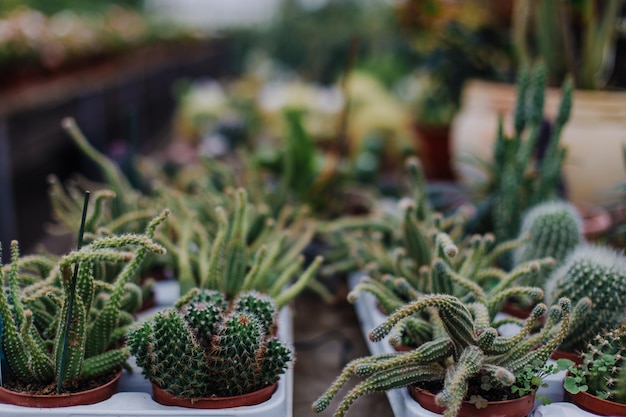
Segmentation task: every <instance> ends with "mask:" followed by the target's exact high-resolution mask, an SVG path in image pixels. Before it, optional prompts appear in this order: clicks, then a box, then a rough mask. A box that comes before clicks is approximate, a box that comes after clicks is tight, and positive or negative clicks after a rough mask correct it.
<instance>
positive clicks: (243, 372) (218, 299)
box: [127, 289, 292, 398]
mask: <svg viewBox="0 0 626 417" xmlns="http://www.w3.org/2000/svg"><path fill="white" fill-rule="evenodd" d="M257 314H258V315H257ZM269 317H271V318H272V320H271V321H268V319H269ZM275 319H276V307H275V304H274V303H273V301H272V300H271V298H269V297H267V296H263V295H260V294H258V293H253V292H250V293H243V294H241V296H240V297H239V299H238V300H236V301H234V302H233V303H232V304H230V305H229V304H228V303H227V302H226V298H225V296H224V294H222V293H220V292H217V291H213V290H206V289H205V290H198V289H196V290H193V291H191V292H190V293H188V294H187V295H186V296H185V297H183V298H181V299H180V300H179V301H178V303H177V304H176V308H175V309H168V310H165V311H163V312H160V313H158V314H157V315H156V316H155V317H154V318H152V319H150V320H149V321H146V322H144V323H143V324H141V325H140V326H139V327H137V328H135V329H133V330H131V331H130V332H129V334H128V340H127V343H128V346H129V347H130V351H131V353H132V354H133V355H134V356H135V357H136V358H137V364H138V365H139V366H140V367H141V368H142V369H143V370H142V373H143V374H144V375H145V376H146V378H148V379H149V380H150V382H152V383H153V384H155V385H157V386H158V387H160V388H162V389H164V390H166V391H168V392H169V393H171V394H173V395H175V396H179V397H185V398H204V397H211V396H218V397H229V396H234V395H240V394H245V393H249V392H253V391H256V390H259V389H262V388H264V387H266V386H269V385H271V384H273V383H275V382H276V381H278V379H279V377H280V375H281V374H282V373H284V372H285V369H286V368H287V366H288V362H289V361H291V360H292V353H291V350H290V349H289V348H288V347H287V346H285V345H284V344H283V343H282V342H281V341H280V340H278V339H277V338H276V337H274V336H272V330H273V329H275V326H276V320H275Z"/></svg>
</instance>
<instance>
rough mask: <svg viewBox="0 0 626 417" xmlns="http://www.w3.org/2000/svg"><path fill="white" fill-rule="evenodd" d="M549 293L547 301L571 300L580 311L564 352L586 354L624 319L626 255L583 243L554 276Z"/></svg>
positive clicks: (575, 317) (551, 277)
mask: <svg viewBox="0 0 626 417" xmlns="http://www.w3.org/2000/svg"><path fill="white" fill-rule="evenodd" d="M545 290H546V300H547V302H550V301H551V300H556V299H558V298H560V297H568V298H570V299H571V300H572V303H574V304H575V305H576V306H577V307H576V310H578V309H580V311H581V313H580V314H574V315H573V317H572V323H571V325H570V332H569V334H568V336H567V337H566V338H565V340H564V341H563V344H562V346H561V349H563V350H566V351H570V352H575V351H582V350H583V349H584V347H585V346H586V344H587V343H588V342H589V341H591V340H593V338H594V337H595V335H597V334H600V333H601V332H602V331H603V330H605V329H611V328H615V327H617V326H619V325H620V324H621V323H622V322H623V320H624V308H625V307H626V256H624V254H622V253H619V252H617V251H616V250H615V249H612V248H610V247H607V246H600V245H593V244H581V245H579V246H577V247H576V248H575V249H574V250H572V251H571V252H570V254H569V255H568V257H567V258H566V259H565V261H564V262H563V264H562V265H561V266H560V267H559V268H557V269H556V270H555V271H554V272H553V273H552V274H551V275H550V277H549V279H548V282H547V283H546V286H545ZM579 304H581V306H580V307H579V306H578V305H579ZM585 305H586V307H585Z"/></svg>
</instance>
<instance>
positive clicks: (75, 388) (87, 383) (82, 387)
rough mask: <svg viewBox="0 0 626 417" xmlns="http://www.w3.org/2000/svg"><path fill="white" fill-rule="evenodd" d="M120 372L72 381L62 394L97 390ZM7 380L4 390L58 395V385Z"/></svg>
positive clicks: (14, 379) (13, 379)
mask: <svg viewBox="0 0 626 417" xmlns="http://www.w3.org/2000/svg"><path fill="white" fill-rule="evenodd" d="M117 372H118V371H115V372H110V373H108V374H106V375H102V376H100V377H98V378H94V379H89V380H84V379H79V380H75V381H71V382H70V383H65V384H64V386H63V390H62V391H61V394H70V393H75V392H81V391H87V390H90V389H93V388H97V387H99V386H102V385H104V384H106V383H107V382H109V381H111V380H112V379H113V378H114V377H115V375H117ZM6 379H7V380H6V381H5V382H4V385H3V388H5V389H7V390H9V391H14V392H20V393H23V394H33V395H56V394H58V393H57V383H56V382H53V383H51V384H48V385H43V384H38V383H26V382H22V381H18V380H17V379H16V378H15V377H13V376H12V375H11V374H9V375H8V378H6Z"/></svg>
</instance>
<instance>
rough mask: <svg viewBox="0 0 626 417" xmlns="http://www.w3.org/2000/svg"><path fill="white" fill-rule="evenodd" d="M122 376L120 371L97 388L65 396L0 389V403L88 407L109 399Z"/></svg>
mask: <svg viewBox="0 0 626 417" xmlns="http://www.w3.org/2000/svg"><path fill="white" fill-rule="evenodd" d="M121 376H122V371H120V372H118V373H117V375H115V378H113V379H112V380H110V381H109V382H107V383H106V384H104V385H101V386H99V387H96V388H93V389H90V390H87V391H80V392H72V393H67V394H53V395H40V394H28V393H23V392H16V391H10V390H8V389H6V388H3V387H0V402H3V403H5V404H13V405H19V406H22V407H36V408H57V407H70V406H73V405H88V404H95V403H99V402H100V401H104V400H106V399H108V398H110V397H111V396H112V395H113V394H115V393H116V392H117V386H118V383H119V381H120V377H121Z"/></svg>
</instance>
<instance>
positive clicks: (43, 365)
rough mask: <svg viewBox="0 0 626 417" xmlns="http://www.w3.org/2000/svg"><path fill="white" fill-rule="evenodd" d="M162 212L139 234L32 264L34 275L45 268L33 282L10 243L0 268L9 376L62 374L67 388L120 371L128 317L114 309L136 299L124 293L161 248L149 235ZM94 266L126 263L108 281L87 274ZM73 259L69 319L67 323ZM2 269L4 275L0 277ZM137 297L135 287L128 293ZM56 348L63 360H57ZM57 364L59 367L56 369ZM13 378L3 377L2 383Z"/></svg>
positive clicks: (48, 378)
mask: <svg viewBox="0 0 626 417" xmlns="http://www.w3.org/2000/svg"><path fill="white" fill-rule="evenodd" d="M166 216H167V212H163V213H162V214H161V215H160V216H158V217H156V218H154V219H153V220H152V222H151V223H150V224H149V225H148V227H147V229H146V232H145V234H143V235H130V234H128V235H114V236H110V237H102V238H98V239H96V240H93V241H92V242H91V243H90V244H89V245H86V246H83V247H82V248H81V249H79V250H75V251H72V252H70V253H68V254H67V255H65V256H63V257H61V258H60V259H59V260H58V263H57V264H56V265H54V266H52V267H49V266H50V265H49V263H47V262H38V263H37V265H43V266H44V267H43V268H41V269H40V272H42V271H47V272H48V275H47V276H42V277H41V279H40V280H38V281H35V282H33V283H30V282H29V281H27V280H25V278H26V277H29V276H31V275H30V274H32V273H33V272H32V270H31V271H30V272H29V268H32V266H33V263H32V261H34V259H37V258H36V257H32V256H31V257H25V258H23V259H20V257H19V247H18V243H17V242H15V241H14V242H12V244H11V255H12V256H11V265H10V268H9V269H7V268H0V279H1V280H2V281H6V282H8V288H6V289H4V288H3V289H2V290H0V317H1V319H2V324H3V335H2V344H1V348H2V353H3V355H4V356H5V357H6V360H7V363H8V367H9V370H10V371H11V372H10V375H13V376H14V378H15V379H16V380H17V381H19V382H20V383H26V384H35V385H44V386H45V385H48V384H51V383H53V382H55V381H57V380H58V379H59V377H61V378H60V379H61V380H62V381H63V383H64V385H63V387H68V386H69V385H70V384H72V385H73V384H76V383H77V382H80V381H81V380H85V379H90V378H95V377H99V376H104V375H108V374H110V373H111V372H113V371H116V370H119V369H121V367H122V365H124V363H125V362H126V359H127V358H128V356H129V351H128V349H127V348H126V347H119V343H120V342H121V341H122V338H123V336H124V334H125V331H126V326H128V325H129V324H130V323H131V322H132V320H133V319H132V316H131V315H130V314H129V313H127V312H124V311H122V310H121V307H122V304H123V303H124V302H128V303H130V304H131V305H135V306H136V305H137V304H138V303H137V302H136V301H135V302H132V301H130V300H129V298H128V297H125V295H126V294H125V293H126V291H127V290H128V289H129V288H130V287H129V280H130V278H131V277H132V276H133V275H135V274H136V273H137V272H138V269H139V267H140V264H141V262H142V261H143V259H144V258H145V256H146V255H147V253H148V252H154V253H164V251H165V250H164V249H163V247H161V246H160V245H158V244H156V243H155V242H154V241H153V240H152V237H153V235H154V232H155V230H156V227H157V226H158V225H159V224H160V223H161V222H162V221H163V220H164V219H165V217H166ZM129 250H130V251H129ZM39 258H40V260H41V257H39ZM43 259H46V258H45V257H44V258H43ZM101 263H125V266H124V267H123V268H122V269H121V270H120V273H119V275H118V276H117V279H116V280H115V281H114V282H113V283H112V284H111V283H106V282H102V281H99V280H97V279H95V278H94V269H95V267H96V266H98V265H99V264H101ZM76 264H78V265H79V266H78V268H77V275H76V286H75V291H74V294H75V297H73V307H72V316H71V320H67V321H66V320H65V317H66V315H67V313H66V312H67V309H68V306H69V304H70V302H71V297H70V293H71V291H72V289H71V288H70V287H71V285H70V282H71V281H72V276H73V270H74V268H73V265H76ZM5 273H6V274H7V275H8V277H6V278H4V277H3V276H2V275H4V274H5ZM137 294H139V292H138V291H135V292H134V293H133V294H131V298H133V297H135V296H137ZM66 337H67V341H66ZM63 346H66V349H65V353H66V355H65V357H66V360H63V359H62V356H63V355H62V352H63V351H64V349H63ZM62 362H63V363H64V366H60V364H61V363H62ZM12 382H13V381H10V380H9V381H7V380H5V381H4V383H5V385H10V384H11V383H12ZM16 383H17V382H16Z"/></svg>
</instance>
